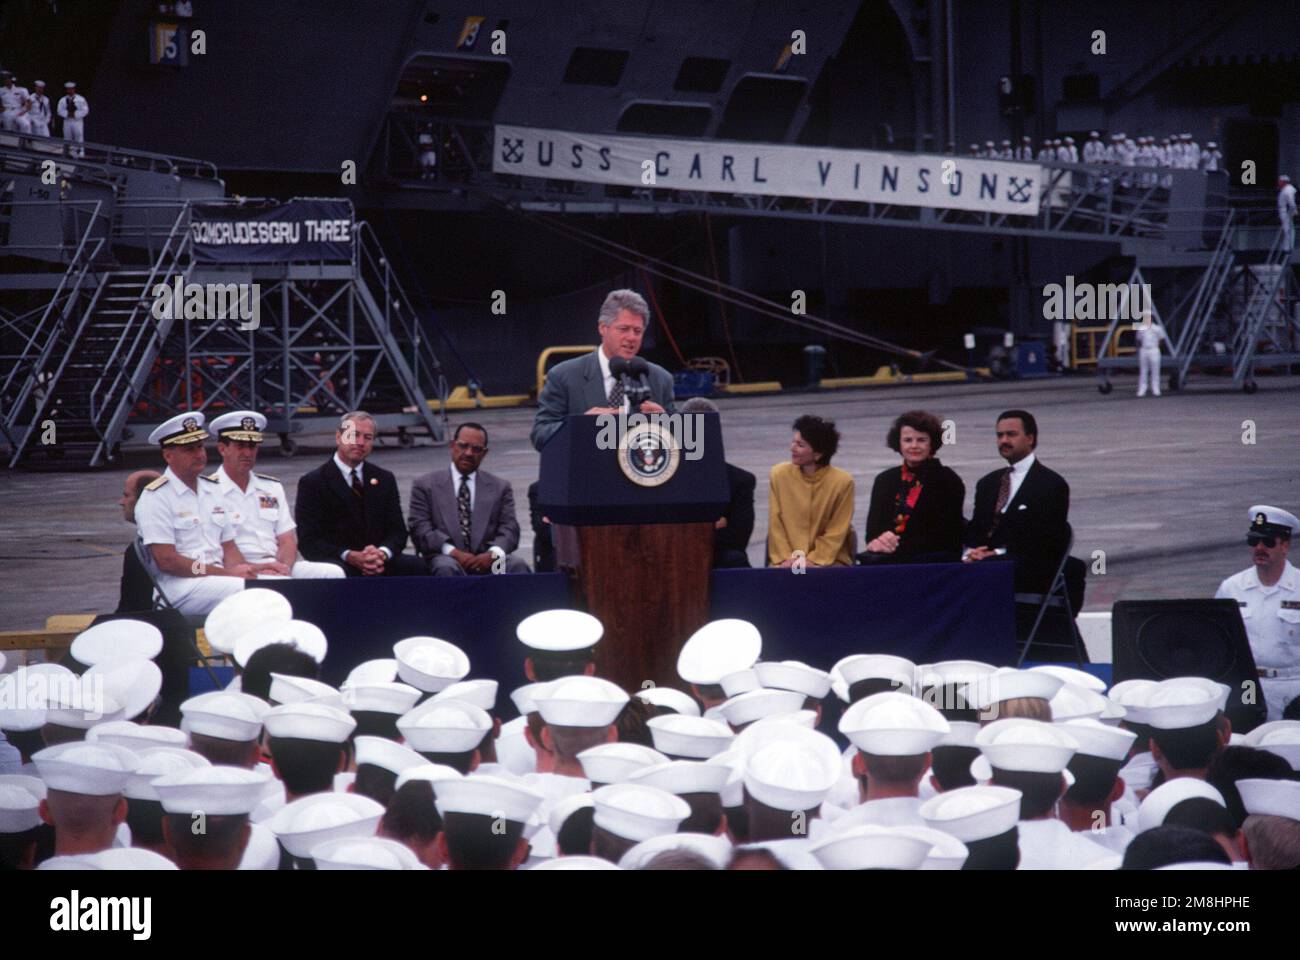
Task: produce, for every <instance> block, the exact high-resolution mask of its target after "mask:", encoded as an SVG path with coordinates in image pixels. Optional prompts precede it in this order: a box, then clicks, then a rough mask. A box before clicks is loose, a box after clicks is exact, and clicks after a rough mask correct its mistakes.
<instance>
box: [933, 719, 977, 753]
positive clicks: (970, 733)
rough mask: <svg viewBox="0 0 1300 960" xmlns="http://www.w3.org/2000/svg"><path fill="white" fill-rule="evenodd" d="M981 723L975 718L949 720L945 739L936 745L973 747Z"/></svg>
mask: <svg viewBox="0 0 1300 960" xmlns="http://www.w3.org/2000/svg"><path fill="white" fill-rule="evenodd" d="M979 733H980V725H979V722H978V721H975V720H949V721H948V732H947V733H945V734H944V735H943V739H942V740H940V741H939V742H938V743H936V744H935V746H936V747H973V746H975V738H976V737H978V736H979Z"/></svg>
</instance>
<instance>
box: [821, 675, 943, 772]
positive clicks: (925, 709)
mask: <svg viewBox="0 0 1300 960" xmlns="http://www.w3.org/2000/svg"><path fill="white" fill-rule="evenodd" d="M839 729H840V733H842V734H844V735H845V736H846V737H848V738H849V741H850V742H851V743H852V744H853V745H854V746H855V747H857V748H858V749H859V750H861V751H862V752H863V753H869V754H872V755H874V756H881V757H912V756H917V755H919V754H923V753H928V752H929V751H930V750H932V749H934V748H935V747H936V746H938V745H939V744H940V743H941V742H942V741H943V738H944V737H945V736H946V735H947V734H948V733H950V732H951V727H950V726H949V724H948V721H947V720H945V719H944V718H943V714H941V713H940V712H939V711H938V710H936V709H935V708H934V707H932V706H930V705H929V704H928V703H925V702H923V701H921V700H918V699H917V698H916V697H913V696H912V695H910V694H907V693H894V692H891V691H886V692H884V693H877V694H874V695H872V696H870V697H864V698H863V699H861V700H859V701H858V702H857V703H855V704H853V706H851V707H849V708H848V709H847V710H845V711H844V715H843V716H842V717H840V726H839Z"/></svg>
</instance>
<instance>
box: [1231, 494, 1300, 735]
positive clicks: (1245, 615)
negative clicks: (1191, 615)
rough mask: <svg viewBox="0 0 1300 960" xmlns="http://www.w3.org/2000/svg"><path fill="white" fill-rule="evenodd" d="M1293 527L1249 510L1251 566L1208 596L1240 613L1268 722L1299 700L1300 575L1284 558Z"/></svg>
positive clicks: (1261, 509) (1290, 518)
mask: <svg viewBox="0 0 1300 960" xmlns="http://www.w3.org/2000/svg"><path fill="white" fill-rule="evenodd" d="M1297 528H1300V520H1297V519H1296V517H1295V515H1294V514H1291V513H1288V512H1287V511H1285V510H1282V509H1279V508H1278V507H1270V506H1265V505H1262V504H1261V505H1257V506H1253V507H1251V508H1250V529H1249V530H1248V531H1247V532H1246V544H1247V546H1249V547H1250V555H1251V560H1252V561H1253V563H1252V565H1251V566H1249V567H1247V568H1246V569H1245V570H1243V571H1241V573H1238V574H1235V575H1233V576H1231V577H1229V578H1228V579H1227V580H1224V581H1223V583H1221V584H1219V590H1218V592H1217V593H1215V595H1214V596H1215V597H1216V598H1218V599H1225V598H1226V599H1228V600H1235V601H1237V606H1238V607H1239V608H1240V609H1241V619H1242V621H1243V622H1244V623H1245V625H1246V636H1247V638H1249V640H1250V649H1251V652H1252V653H1253V654H1254V655H1255V666H1256V667H1258V668H1259V677H1260V681H1259V682H1260V687H1261V689H1262V690H1263V693H1264V699H1265V701H1266V702H1267V704H1268V719H1269V720H1280V719H1282V711H1283V710H1285V709H1286V705H1287V704H1288V703H1290V702H1291V701H1292V700H1294V699H1295V698H1296V697H1300V570H1297V569H1296V568H1295V567H1294V566H1292V565H1291V562H1290V561H1289V560H1288V559H1287V554H1288V552H1289V551H1290V549H1291V533H1292V531H1294V530H1296V529H1297Z"/></svg>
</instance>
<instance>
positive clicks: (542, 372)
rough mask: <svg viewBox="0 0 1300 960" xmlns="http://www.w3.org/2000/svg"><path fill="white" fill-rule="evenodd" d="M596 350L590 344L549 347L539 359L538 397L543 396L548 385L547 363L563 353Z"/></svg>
mask: <svg viewBox="0 0 1300 960" xmlns="http://www.w3.org/2000/svg"><path fill="white" fill-rule="evenodd" d="M595 349H596V345H595V344H594V343H589V344H587V345H585V346H580V347H547V348H546V349H545V350H543V351H542V352H541V353H540V354H539V355H538V357H537V396H539V397H540V396H541V395H542V387H543V386H544V385H545V383H546V361H547V360H549V359H551V357H553V356H555V355H556V354H561V353H572V354H578V353H591V351H593V350H595Z"/></svg>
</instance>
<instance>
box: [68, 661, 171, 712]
mask: <svg viewBox="0 0 1300 960" xmlns="http://www.w3.org/2000/svg"><path fill="white" fill-rule="evenodd" d="M97 677H103V680H102V681H99V680H96V679H95V678H97ZM81 680H82V683H83V684H84V683H90V684H92V685H93V684H96V683H99V682H102V683H103V685H104V692H105V693H106V694H108V696H109V697H111V698H112V699H114V700H116V701H117V702H118V703H120V704H121V705H122V719H124V720H134V719H135V718H136V717H138V716H140V715H141V714H143V713H144V712H145V711H146V710H148V709H149V707H151V706H152V705H153V703H154V701H155V700H157V699H158V694H159V692H160V691H161V690H162V680H163V678H162V671H161V670H160V669H158V664H156V663H154V662H153V661H152V660H145V659H144V658H143V657H121V658H118V659H114V660H101V661H99V662H98V663H96V664H95V665H94V666H93V667H91V668H90V669H89V670H87V671H86V672H85V673H84V674H82V676H81Z"/></svg>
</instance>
